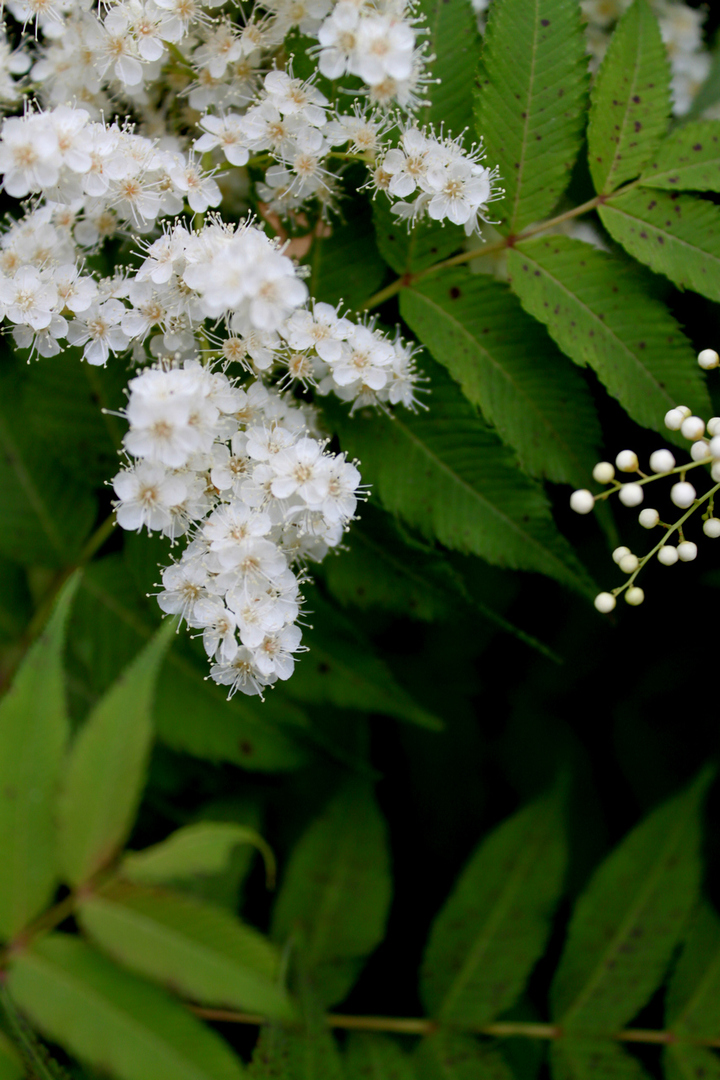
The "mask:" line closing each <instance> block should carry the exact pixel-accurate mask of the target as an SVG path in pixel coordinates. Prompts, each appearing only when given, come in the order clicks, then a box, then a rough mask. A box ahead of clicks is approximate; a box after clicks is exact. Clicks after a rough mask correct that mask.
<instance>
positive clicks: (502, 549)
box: [326, 358, 594, 591]
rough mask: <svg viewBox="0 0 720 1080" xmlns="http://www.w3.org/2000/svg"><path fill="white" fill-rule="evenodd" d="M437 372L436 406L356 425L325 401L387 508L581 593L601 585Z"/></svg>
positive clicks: (446, 538)
mask: <svg viewBox="0 0 720 1080" xmlns="http://www.w3.org/2000/svg"><path fill="white" fill-rule="evenodd" d="M423 368H424V370H425V371H426V373H428V374H431V375H432V407H431V408H430V410H429V412H427V413H425V412H423V413H420V414H418V415H412V414H409V413H408V412H406V411H398V412H396V413H394V414H393V421H392V423H388V422H387V418H386V417H384V416H380V417H372V418H367V419H364V420H363V421H362V423H358V420H357V419H350V418H349V417H348V416H347V413H346V410H344V409H342V408H340V407H339V406H334V407H333V406H327V407H326V408H327V411H328V413H329V414H330V416H331V418H332V421H333V426H334V428H335V430H337V431H338V432H339V435H340V441H341V444H342V446H343V448H344V449H346V450H347V451H348V452H349V453H350V454H352V455H355V456H357V457H359V458H360V460H361V462H362V469H363V479H364V481H365V482H366V483H370V484H372V485H373V492H374V493H375V492H376V493H377V496H378V497H379V498H380V499H381V501H382V502H383V504H384V505H385V507H386V508H387V509H388V510H390V511H392V512H394V513H397V514H399V516H400V517H401V518H403V519H404V520H405V521H406V522H407V524H408V525H410V526H411V527H413V528H416V529H417V530H418V531H419V532H420V533H421V534H422V535H423V536H424V537H426V538H427V539H428V540H434V539H437V540H439V541H440V542H441V543H442V544H445V546H446V547H449V548H454V549H455V550H457V551H462V552H465V553H466V554H474V555H480V556H481V557H482V558H484V559H487V561H488V562H492V563H494V564H496V565H498V566H506V567H510V568H513V569H523V570H536V571H539V572H541V573H544V574H548V575H549V576H550V577H553V578H555V579H556V580H558V581H561V582H562V583H563V584H566V585H569V586H570V587H572V588H575V589H578V590H580V591H585V590H587V591H590V590H592V589H593V588H594V586H592V585H591V584H590V582H589V579H588V576H587V573H586V572H585V570H584V568H583V567H582V566H581V565H580V564H579V562H578V561H577V558H576V557H575V555H574V553H573V551H572V549H571V548H570V545H569V544H567V542H566V541H565V540H564V539H563V538H562V537H561V536H560V534H559V533H558V532H557V529H556V528H555V524H554V522H553V520H552V517H551V516H550V510H549V506H548V503H547V501H546V499H545V496H544V494H543V492H542V490H541V489H540V487H539V486H537V485H536V484H534V483H533V482H532V481H531V480H529V479H528V478H526V477H525V476H524V475H523V474H522V473H521V472H520V471H519V470H518V468H517V467H516V465H515V462H514V460H513V457H512V455H511V453H510V452H509V451H508V450H507V449H506V448H505V447H504V446H502V444H501V443H500V441H499V440H498V438H497V436H496V435H495V434H494V432H492V431H491V430H490V429H489V428H488V426H487V425H486V424H485V423H484V422H483V421H482V420H481V418H480V417H479V416H478V415H477V413H476V411H475V409H474V408H473V407H472V405H470V404H469V402H468V401H467V400H466V399H465V398H464V397H463V395H462V393H461V391H460V388H459V387H458V386H457V384H456V383H454V382H453V381H452V380H451V379H450V378H449V376H448V375H447V374H446V373H445V372H444V370H443V368H441V367H439V366H438V365H436V364H432V363H431V362H430V360H429V358H426V359H425V360H424V361H423Z"/></svg>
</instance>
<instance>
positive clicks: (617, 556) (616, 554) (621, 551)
mask: <svg viewBox="0 0 720 1080" xmlns="http://www.w3.org/2000/svg"><path fill="white" fill-rule="evenodd" d="M629 554H630V548H629V547H617V548H615V550H614V551H613V553H612V557H613V562H615V563H618V564H619V563H620V560H621V559H622V557H623V556H624V555H629Z"/></svg>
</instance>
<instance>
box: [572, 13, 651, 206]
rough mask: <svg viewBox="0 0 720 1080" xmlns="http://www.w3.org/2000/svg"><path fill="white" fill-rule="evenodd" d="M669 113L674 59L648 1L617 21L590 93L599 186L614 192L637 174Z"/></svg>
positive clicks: (592, 155)
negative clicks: (667, 49)
mask: <svg viewBox="0 0 720 1080" xmlns="http://www.w3.org/2000/svg"><path fill="white" fill-rule="evenodd" d="M669 118H670V64H669V62H668V58H667V54H666V52H665V46H664V45H663V41H662V38H661V36H660V27H659V26H658V23H657V19H656V18H655V16H654V15H653V13H652V11H651V10H650V7H649V6H648V4H647V2H646V0H635V3H634V4H633V5H632V6H631V7H630V8H629V9H628V10H627V12H626V13H625V14H624V15H623V17H622V19H621V20H620V22H619V23H618V25H617V28H616V30H615V33H614V34H613V36H612V39H611V41H610V45H609V47H608V51H607V53H606V54H605V59H604V60H603V62H602V64H601V65H600V70H599V72H598V74H597V78H596V79H595V85H594V87H593V91H592V94H591V107H590V122H589V125H588V161H589V164H590V173H591V175H592V178H593V182H594V184H595V190H596V191H597V192H599V193H601V194H604V193H607V192H609V191H614V190H615V188H617V187H619V186H620V184H623V183H625V181H626V180H632V179H633V178H634V177H635V176H638V175H639V174H640V173H641V172H642V170H643V169H644V168H645V166H646V165H647V164H648V162H649V161H651V160H652V157H653V155H654V153H655V151H656V150H657V146H658V143H659V142H660V140H661V139H662V137H663V135H664V134H665V132H666V131H667V127H668V120H669Z"/></svg>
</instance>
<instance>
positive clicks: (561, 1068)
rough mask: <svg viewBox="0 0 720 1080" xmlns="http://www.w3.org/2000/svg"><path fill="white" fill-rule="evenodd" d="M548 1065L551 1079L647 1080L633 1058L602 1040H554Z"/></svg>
mask: <svg viewBox="0 0 720 1080" xmlns="http://www.w3.org/2000/svg"><path fill="white" fill-rule="evenodd" d="M550 1066H551V1072H552V1076H553V1080H649V1077H648V1074H647V1073H646V1072H645V1070H644V1069H643V1067H642V1065H641V1064H640V1062H639V1061H638V1060H637V1058H635V1057H633V1056H632V1055H631V1054H629V1053H628V1052H627V1050H624V1049H623V1048H622V1047H621V1046H618V1045H617V1043H613V1042H610V1041H609V1040H602V1039H574V1038H565V1037H564V1038H562V1039H557V1040H555V1041H554V1042H553V1043H552V1044H551V1046H550Z"/></svg>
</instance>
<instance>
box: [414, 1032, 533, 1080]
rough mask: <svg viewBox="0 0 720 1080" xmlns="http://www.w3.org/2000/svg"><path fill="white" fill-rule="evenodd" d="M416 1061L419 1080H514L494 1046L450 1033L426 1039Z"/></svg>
mask: <svg viewBox="0 0 720 1080" xmlns="http://www.w3.org/2000/svg"><path fill="white" fill-rule="evenodd" d="M414 1061H415V1067H416V1070H417V1077H418V1080H513V1076H512V1073H511V1071H510V1068H509V1066H508V1065H507V1064H506V1062H505V1061H504V1060H503V1058H502V1055H501V1054H500V1053H498V1051H497V1049H496V1048H495V1047H494V1046H489V1045H488V1044H487V1043H485V1044H483V1043H480V1042H478V1040H477V1039H473V1038H472V1037H471V1036H470V1035H459V1034H455V1033H454V1032H451V1031H438V1032H437V1034H435V1035H429V1036H428V1037H427V1038H425V1039H423V1040H422V1042H421V1043H420V1045H419V1046H418V1048H417V1050H416V1052H415V1055H414Z"/></svg>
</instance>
